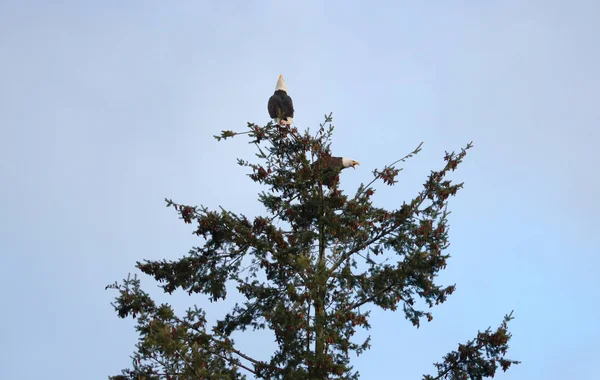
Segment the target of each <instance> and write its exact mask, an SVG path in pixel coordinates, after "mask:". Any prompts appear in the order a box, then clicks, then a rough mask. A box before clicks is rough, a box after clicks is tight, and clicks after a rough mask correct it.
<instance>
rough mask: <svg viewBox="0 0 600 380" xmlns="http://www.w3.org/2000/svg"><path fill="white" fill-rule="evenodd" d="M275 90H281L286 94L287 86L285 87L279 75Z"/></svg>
mask: <svg viewBox="0 0 600 380" xmlns="http://www.w3.org/2000/svg"><path fill="white" fill-rule="evenodd" d="M277 90H283V91H285V93H286V94H287V91H288V89H287V86H286V85H285V82H284V81H283V76H282V75H279V79H277V85H276V86H275V91H277Z"/></svg>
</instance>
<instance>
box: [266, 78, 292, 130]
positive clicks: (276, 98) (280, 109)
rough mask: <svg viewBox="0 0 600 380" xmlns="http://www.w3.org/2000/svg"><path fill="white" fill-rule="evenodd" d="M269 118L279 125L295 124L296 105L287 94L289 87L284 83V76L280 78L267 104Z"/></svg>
mask: <svg viewBox="0 0 600 380" xmlns="http://www.w3.org/2000/svg"><path fill="white" fill-rule="evenodd" d="M267 109H268V110H269V116H271V119H274V120H275V121H276V122H277V123H278V124H279V125H286V124H287V125H289V124H292V123H293V122H294V119H292V118H293V117H294V103H293V102H292V98H290V96H289V95H288V94H287V86H286V85H285V82H284V81H283V76H281V75H280V76H279V79H278V80H277V85H276V86H275V93H274V94H273V95H271V97H270V98H269V103H268V104H267Z"/></svg>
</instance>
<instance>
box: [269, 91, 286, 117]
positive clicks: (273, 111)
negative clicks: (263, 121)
mask: <svg viewBox="0 0 600 380" xmlns="http://www.w3.org/2000/svg"><path fill="white" fill-rule="evenodd" d="M281 103H282V102H281V98H280V97H279V96H277V95H275V94H273V95H271V97H270V98H269V103H267V110H268V111H269V116H271V119H276V118H277V117H279V115H277V110H278V109H281Z"/></svg>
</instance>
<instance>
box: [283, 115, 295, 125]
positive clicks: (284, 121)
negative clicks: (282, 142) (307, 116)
mask: <svg viewBox="0 0 600 380" xmlns="http://www.w3.org/2000/svg"><path fill="white" fill-rule="evenodd" d="M293 122H294V119H292V118H291V117H289V116H288V117H286V118H285V119H282V120H281V124H287V125H291V124H292V123H293Z"/></svg>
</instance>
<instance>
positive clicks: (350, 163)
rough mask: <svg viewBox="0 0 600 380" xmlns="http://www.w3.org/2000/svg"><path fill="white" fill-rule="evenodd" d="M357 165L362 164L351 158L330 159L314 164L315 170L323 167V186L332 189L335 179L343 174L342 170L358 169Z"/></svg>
mask: <svg viewBox="0 0 600 380" xmlns="http://www.w3.org/2000/svg"><path fill="white" fill-rule="evenodd" d="M356 165H360V162H358V161H355V160H353V159H351V158H347V157H328V158H323V159H322V160H319V161H317V162H315V163H313V169H315V168H316V166H321V172H322V173H323V177H322V179H323V185H325V186H327V187H331V186H332V185H333V182H334V180H335V178H336V177H337V176H338V175H339V174H340V173H341V171H342V170H344V169H347V168H352V169H356Z"/></svg>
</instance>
